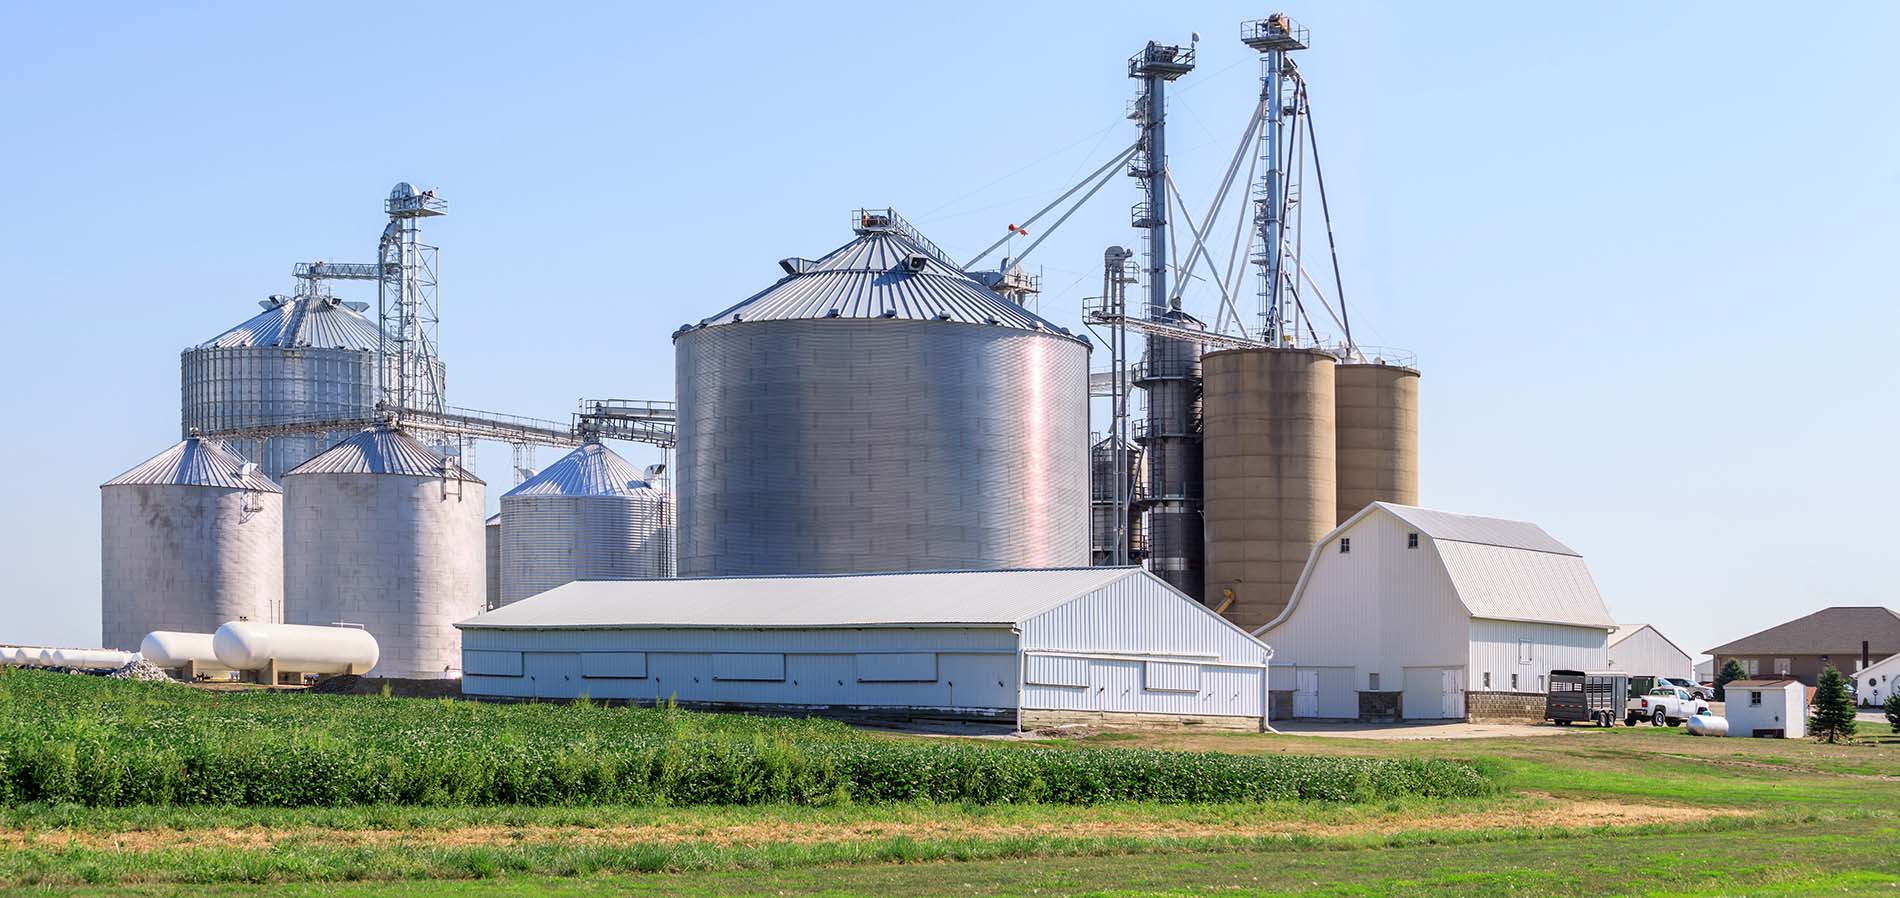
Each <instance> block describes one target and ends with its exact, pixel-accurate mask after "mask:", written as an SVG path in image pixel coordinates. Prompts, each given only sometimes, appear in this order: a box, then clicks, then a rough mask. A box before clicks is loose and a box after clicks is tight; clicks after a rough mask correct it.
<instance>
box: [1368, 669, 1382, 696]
mask: <svg viewBox="0 0 1900 898" xmlns="http://www.w3.org/2000/svg"><path fill="white" fill-rule="evenodd" d="M1366 688H1367V689H1370V690H1372V691H1373V692H1378V691H1379V675H1378V674H1376V673H1375V674H1366Z"/></svg>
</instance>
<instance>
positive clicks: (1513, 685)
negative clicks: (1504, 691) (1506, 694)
mask: <svg viewBox="0 0 1900 898" xmlns="http://www.w3.org/2000/svg"><path fill="white" fill-rule="evenodd" d="M1511 691H1512V692H1516V691H1517V674H1511Z"/></svg>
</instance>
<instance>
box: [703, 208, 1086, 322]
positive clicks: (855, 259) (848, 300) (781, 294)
mask: <svg viewBox="0 0 1900 898" xmlns="http://www.w3.org/2000/svg"><path fill="white" fill-rule="evenodd" d="M913 257H922V258H923V259H925V262H924V264H923V268H922V270H912V269H911V268H910V266H909V265H908V261H909V260H910V259H911V258H913ZM786 264H787V265H789V266H790V267H792V268H795V269H797V270H796V271H795V272H793V273H789V274H787V275H786V276H785V277H783V278H781V279H779V281H778V282H777V283H775V284H773V285H772V286H770V287H767V288H765V289H764V290H761V291H759V292H758V293H755V294H753V295H752V296H749V297H747V298H746V299H744V300H743V301H741V302H739V303H738V304H737V305H734V306H732V307H730V308H727V309H725V310H723V311H721V312H719V313H718V314H715V315H713V316H711V317H709V318H706V319H704V320H702V321H701V322H699V325H698V326H699V327H717V326H719V325H724V324H733V323H738V322H746V321H787V320H821V319H832V318H855V319H882V318H895V319H898V320H903V321H950V322H958V323H962V324H984V325H996V326H1001V327H1008V328H1017V329H1021V330H1035V331H1047V332H1050V333H1053V334H1061V335H1069V333H1068V331H1067V330H1065V329H1063V328H1061V327H1058V326H1056V325H1054V324H1051V323H1050V322H1048V321H1046V320H1044V319H1043V318H1041V317H1038V316H1037V315H1036V314H1035V313H1033V312H1031V311H1029V310H1028V309H1025V308H1023V307H1022V306H1019V305H1017V304H1016V303H1014V302H1011V301H1009V300H1008V299H1005V298H1003V297H1002V296H1001V295H999V294H997V293H996V292H995V291H993V290H991V289H990V288H988V287H986V286H984V285H983V284H982V283H981V282H979V281H977V280H976V279H975V278H973V277H971V276H970V275H969V274H968V273H966V272H964V271H963V270H962V269H960V268H957V267H955V266H954V265H951V264H950V263H948V262H945V261H943V260H942V259H941V258H940V257H938V256H937V255H936V254H935V253H934V252H933V251H932V250H930V249H929V248H926V247H924V246H923V245H921V244H919V243H917V242H915V241H913V240H911V239H910V238H909V237H907V236H905V235H904V234H902V233H900V232H897V231H894V230H875V231H868V232H864V233H860V234H859V235H858V237H857V238H856V239H854V240H852V241H851V242H850V243H847V244H845V245H843V246H841V247H838V248H837V249H834V250H832V251H831V252H829V253H826V254H825V255H824V256H823V257H822V258H819V259H815V260H805V259H798V260H787V263H786ZM689 327H690V326H689ZM1069 336H1071V338H1072V339H1081V338H1079V337H1073V336H1072V335H1069Z"/></svg>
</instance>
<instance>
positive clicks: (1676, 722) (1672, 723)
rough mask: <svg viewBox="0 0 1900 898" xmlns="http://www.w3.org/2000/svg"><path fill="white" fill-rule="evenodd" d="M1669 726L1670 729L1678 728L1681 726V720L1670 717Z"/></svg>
mask: <svg viewBox="0 0 1900 898" xmlns="http://www.w3.org/2000/svg"><path fill="white" fill-rule="evenodd" d="M1669 725H1670V726H1672V727H1679V726H1682V718H1680V717H1671V718H1669Z"/></svg>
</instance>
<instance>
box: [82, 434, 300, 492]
mask: <svg viewBox="0 0 1900 898" xmlns="http://www.w3.org/2000/svg"><path fill="white" fill-rule="evenodd" d="M125 484H156V485H183V486H217V487H227V488H230V489H243V490H258V491H260V492H266V493H281V492H283V488H282V487H279V486H278V485H277V484H276V483H275V482H274V481H272V480H271V479H270V478H269V477H266V476H264V472H263V470H262V469H260V468H259V467H258V466H257V465H254V464H251V463H250V462H249V461H247V460H245V458H244V456H242V455H239V454H237V453H236V452H234V451H232V449H231V447H229V446H226V445H225V444H224V443H222V442H219V441H218V440H207V439H204V438H201V437H187V438H185V439H184V440H183V441H181V442H179V443H178V444H177V445H174V446H172V447H171V448H170V449H167V450H165V451H164V452H160V453H159V454H157V455H154V456H152V457H151V458H150V459H147V460H146V461H144V462H142V463H140V464H139V465H138V466H137V467H135V468H133V469H132V470H130V471H127V472H125V473H124V474H120V475H119V476H117V477H114V478H112V479H111V480H108V481H106V482H105V483H103V484H100V485H101V486H122V485H125Z"/></svg>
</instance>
